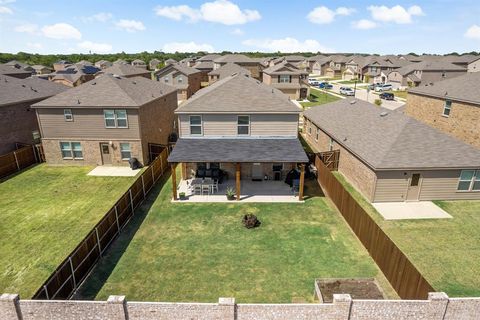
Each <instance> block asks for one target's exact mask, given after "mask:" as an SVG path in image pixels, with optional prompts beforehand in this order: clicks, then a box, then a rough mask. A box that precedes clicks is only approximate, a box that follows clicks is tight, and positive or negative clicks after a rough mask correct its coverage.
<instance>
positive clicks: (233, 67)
mask: <svg viewBox="0 0 480 320" xmlns="http://www.w3.org/2000/svg"><path fill="white" fill-rule="evenodd" d="M234 73H238V74H246V75H249V76H250V75H251V72H250V71H249V70H247V69H245V68H243V67H241V66H239V65H238V64H236V63H227V64H225V65H223V66H221V67H220V68H218V69H216V70H212V71H210V72H209V73H208V75H209V76H219V78H220V79H223V78H226V77H228V76H231V75H233V74H234Z"/></svg>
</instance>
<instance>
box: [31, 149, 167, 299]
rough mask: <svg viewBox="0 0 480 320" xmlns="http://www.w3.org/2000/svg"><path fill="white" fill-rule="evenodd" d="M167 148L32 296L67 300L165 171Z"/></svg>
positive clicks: (34, 297)
mask: <svg viewBox="0 0 480 320" xmlns="http://www.w3.org/2000/svg"><path fill="white" fill-rule="evenodd" d="M167 157H168V148H165V149H164V150H163V151H162V152H161V153H160V154H159V155H158V157H157V158H156V159H155V160H154V161H152V162H151V163H150V166H149V167H148V168H147V169H146V170H145V171H144V172H142V174H141V175H140V176H139V177H138V178H137V179H136V180H135V182H134V183H133V184H132V185H131V187H130V188H129V189H128V190H127V191H126V192H125V193H124V194H123V195H122V196H121V197H120V199H119V200H118V201H117V202H116V203H115V204H114V205H113V207H112V208H111V209H110V210H108V211H107V213H106V214H105V215H104V216H103V217H102V219H100V221H99V222H98V223H97V224H96V225H95V227H93V229H92V230H90V232H89V233H88V234H87V236H86V237H85V238H84V239H83V240H82V241H81V242H80V243H79V244H78V246H77V247H76V248H75V249H74V250H73V251H72V252H71V253H70V254H69V255H68V257H67V258H66V259H65V260H63V262H62V263H60V265H59V266H58V267H57V269H56V270H55V271H54V272H53V273H52V274H51V275H50V277H49V278H48V279H47V281H45V283H44V284H43V285H42V286H41V287H40V288H39V289H38V290H37V292H36V293H35V295H34V296H33V299H47V300H50V299H57V300H62V299H68V298H70V297H71V296H72V294H73V293H75V291H76V290H77V288H78V287H79V285H80V284H81V283H82V281H83V280H85V278H86V277H87V276H88V274H89V273H90V271H91V270H92V268H93V267H94V266H95V264H96V263H97V262H98V260H99V259H100V257H101V256H102V255H103V253H104V252H105V250H106V249H107V248H108V246H109V245H110V244H111V243H112V241H113V240H114V239H115V238H116V237H117V235H118V234H120V232H121V231H122V229H123V227H125V225H126V224H127V223H128V222H129V221H130V218H132V217H133V215H134V213H135V208H137V207H138V206H139V205H140V204H141V203H142V202H143V200H144V199H145V198H146V196H147V194H148V193H149V191H150V190H151V189H152V188H153V186H154V185H155V183H156V182H157V181H158V179H159V178H160V177H162V176H163V174H164V173H165V171H167V170H168V163H167Z"/></svg>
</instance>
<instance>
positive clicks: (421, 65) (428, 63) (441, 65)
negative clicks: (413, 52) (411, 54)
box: [394, 60, 467, 76]
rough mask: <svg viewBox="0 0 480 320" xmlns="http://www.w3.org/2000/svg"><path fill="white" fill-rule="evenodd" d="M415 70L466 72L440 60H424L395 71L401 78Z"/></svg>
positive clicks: (459, 67) (462, 68)
mask: <svg viewBox="0 0 480 320" xmlns="http://www.w3.org/2000/svg"><path fill="white" fill-rule="evenodd" d="M416 70H421V71H465V72H466V71H467V69H465V68H464V67H461V66H457V65H455V64H453V63H450V62H447V61H442V60H425V61H421V62H416V63H411V64H408V65H406V66H404V67H401V68H398V69H396V70H394V71H397V72H398V73H400V74H401V75H402V76H405V75H408V74H409V73H411V72H414V71H416Z"/></svg>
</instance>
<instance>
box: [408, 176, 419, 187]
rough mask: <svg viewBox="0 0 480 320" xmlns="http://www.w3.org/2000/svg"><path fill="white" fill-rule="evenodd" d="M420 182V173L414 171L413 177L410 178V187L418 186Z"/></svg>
mask: <svg viewBox="0 0 480 320" xmlns="http://www.w3.org/2000/svg"><path fill="white" fill-rule="evenodd" d="M419 183H420V174H419V173H414V174H412V179H410V187H418V184H419Z"/></svg>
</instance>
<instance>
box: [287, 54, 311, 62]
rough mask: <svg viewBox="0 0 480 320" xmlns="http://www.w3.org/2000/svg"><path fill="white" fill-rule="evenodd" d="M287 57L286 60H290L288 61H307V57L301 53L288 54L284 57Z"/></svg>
mask: <svg viewBox="0 0 480 320" xmlns="http://www.w3.org/2000/svg"><path fill="white" fill-rule="evenodd" d="M283 58H284V59H285V61H288V62H298V61H305V60H306V59H307V58H305V57H304V56H300V55H293V54H292V55H288V56H285V57H283Z"/></svg>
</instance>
